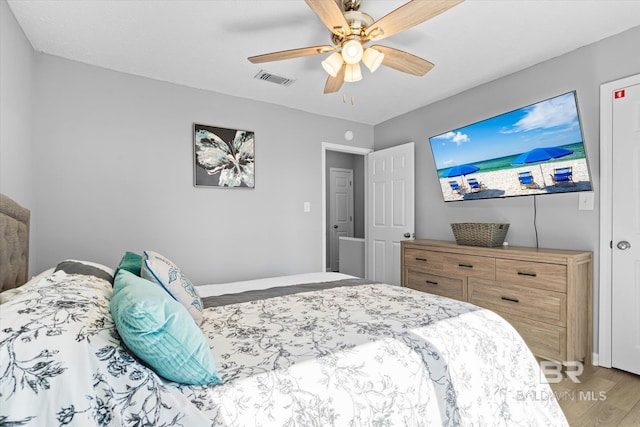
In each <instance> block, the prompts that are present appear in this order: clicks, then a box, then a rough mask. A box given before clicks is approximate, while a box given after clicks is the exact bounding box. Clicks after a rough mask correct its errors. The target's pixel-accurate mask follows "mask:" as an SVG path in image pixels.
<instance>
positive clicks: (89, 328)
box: [0, 271, 567, 427]
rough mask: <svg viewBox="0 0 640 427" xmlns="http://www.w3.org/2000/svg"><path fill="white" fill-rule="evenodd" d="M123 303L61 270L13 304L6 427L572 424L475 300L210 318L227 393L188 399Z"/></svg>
mask: <svg viewBox="0 0 640 427" xmlns="http://www.w3.org/2000/svg"><path fill="white" fill-rule="evenodd" d="M345 276H346V275H336V274H329V275H326V274H320V275H319V276H315V275H311V276H306V275H303V276H298V277H297V278H289V279H286V280H285V279H281V278H272V279H268V280H266V281H260V282H258V283H255V282H254V281H249V282H240V283H241V285H239V284H238V283H235V284H228V286H222V287H218V288H216V286H219V285H211V287H201V288H202V289H203V291H204V292H203V294H206V295H213V294H212V293H211V292H219V293H229V291H230V290H234V291H238V292H241V291H243V290H249V289H254V286H255V285H259V286H265V287H274V285H276V286H277V285H279V284H283V283H284V282H283V280H285V281H289V280H293V281H298V280H300V279H301V277H307V278H310V279H311V280H316V281H318V282H326V281H327V280H328V278H329V277H332V278H334V279H343V278H344V277H345ZM346 277H350V276H346ZM230 286H231V287H230ZM201 288H199V290H200V289H201ZM262 289H264V288H262ZM112 295H113V290H112V287H111V284H110V283H109V282H107V281H106V280H104V279H99V278H97V277H95V276H87V275H79V274H66V273H64V272H60V271H59V272H57V273H55V274H53V275H51V276H48V277H46V278H44V279H42V280H40V281H39V282H38V283H35V284H31V285H30V286H29V287H28V288H27V289H24V291H23V292H22V293H21V294H20V295H18V296H17V297H16V298H14V299H12V300H11V301H9V302H8V303H6V304H3V305H2V309H1V310H0V323H2V329H1V330H0V375H1V376H0V424H7V425H26V426H29V425H35V426H41V425H46V426H49V425H70V426H82V427H84V426H119V425H131V426H134V425H135V426H137V425H153V426H185V427H194V426H196V427H197V426H285V425H286V426H311V425H315V426H369V425H382V426H428V425H438V426H442V425H446V426H467V425H469V426H499V425H502V426H533V425H540V426H566V425H567V423H566V419H565V417H564V415H563V413H562V411H561V410H560V407H559V406H558V403H557V402H556V400H555V399H554V398H553V393H551V390H550V388H549V386H548V385H547V384H545V383H544V382H542V381H541V378H542V376H541V374H540V369H539V367H538V365H537V362H536V360H535V358H534V357H533V356H532V354H531V352H530V351H529V350H528V348H527V347H526V345H525V344H524V342H523V341H522V339H521V338H520V336H519V335H518V334H517V332H516V331H515V330H514V329H513V328H512V327H511V326H510V325H509V324H508V323H506V322H505V321H504V320H503V319H502V318H500V317H499V316H497V315H496V314H494V313H493V312H491V311H488V310H483V309H480V308H478V307H475V306H473V305H470V304H467V303H464V302H460V301H455V300H452V299H448V298H442V297H438V296H434V295H430V294H426V293H421V292H417V291H413V290H411V289H407V288H401V287H398V286H390V285H381V284H362V285H357V286H345V287H336V288H331V289H325V290H320V291H311V292H302V293H297V294H291V295H286V296H279V297H274V298H269V299H266V300H258V301H252V302H246V303H238V304H231V305H226V306H221V307H214V308H208V309H205V311H204V321H203V324H202V326H201V328H202V331H203V333H204V335H205V336H206V337H207V339H208V340H209V345H210V348H211V351H212V353H213V355H214V357H215V359H216V364H217V368H218V373H219V375H220V377H221V379H222V383H220V384H216V385H205V386H187V385H183V384H178V383H174V382H170V381H167V380H165V379H163V378H161V377H159V376H158V375H157V374H156V373H155V372H154V371H153V370H152V369H150V368H149V367H148V366H146V365H145V364H144V363H142V362H141V361H140V360H139V359H137V358H136V357H134V356H132V355H131V354H130V353H129V352H128V350H127V349H126V348H125V347H124V346H123V344H122V343H121V341H120V338H119V335H118V333H117V330H116V328H115V326H114V323H113V319H112V317H111V314H110V311H109V301H110V299H111V297H112Z"/></svg>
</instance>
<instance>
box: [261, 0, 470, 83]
mask: <svg viewBox="0 0 640 427" xmlns="http://www.w3.org/2000/svg"><path fill="white" fill-rule="evenodd" d="M462 1H463V0H412V1H409V2H408V3H405V4H404V5H402V6H400V7H399V8H397V9H396V10H394V11H392V12H391V13H389V14H387V15H386V16H384V17H382V18H380V19H378V20H377V21H374V20H373V18H372V17H371V16H369V15H367V14H366V13H364V12H360V11H359V9H360V2H361V0H342V8H340V6H339V5H338V3H336V0H305V2H306V3H307V5H308V6H309V7H310V8H311V10H312V11H313V12H315V14H316V15H318V17H320V20H321V21H322V22H323V23H324V25H325V26H326V27H327V28H328V29H329V31H331V42H332V44H331V45H323V46H311V47H303V48H299V49H291V50H283V51H279V52H272V53H266V54H264V55H257V56H252V57H249V58H248V59H249V61H251V62H252V63H254V64H258V63H262V62H271V61H280V60H283V59H291V58H299V57H302V56H309V55H318V54H323V53H329V52H334V51H336V50H338V49H339V50H340V51H339V52H334V53H332V54H331V55H329V56H328V57H327V58H326V59H325V60H324V61H322V67H323V68H324V69H325V71H326V72H327V73H328V74H329V78H328V79H327V82H326V84H325V86H324V93H333V92H337V91H338V90H340V88H341V87H342V85H343V83H344V82H345V81H346V82H356V81H358V80H361V79H362V73H361V71H360V62H361V61H362V62H363V63H364V64H365V66H366V67H367V68H368V69H369V70H370V71H371V72H374V71H375V70H376V69H378V67H379V66H380V65H386V66H387V67H391V68H393V69H396V70H398V71H402V72H404V73H409V74H413V75H416V76H423V75H425V74H426V73H427V72H428V71H430V70H431V69H432V68H433V64H432V63H431V62H429V61H427V60H425V59H422V58H419V57H417V56H415V55H412V54H410V53H407V52H404V51H401V50H398V49H394V48H391V47H387V46H380V45H374V46H370V47H366V44H367V43H369V42H372V41H378V40H382V39H384V38H386V37H389V36H392V35H394V34H397V33H399V32H401V31H404V30H407V29H409V28H411V27H413V26H416V25H418V24H420V23H422V22H424V21H426V20H428V19H430V18H433V17H434V16H436V15H439V14H441V13H442V12H445V11H447V10H449V9H450V8H452V7H453V6H455V5H457V4H459V3H461V2H462ZM343 10H344V12H343Z"/></svg>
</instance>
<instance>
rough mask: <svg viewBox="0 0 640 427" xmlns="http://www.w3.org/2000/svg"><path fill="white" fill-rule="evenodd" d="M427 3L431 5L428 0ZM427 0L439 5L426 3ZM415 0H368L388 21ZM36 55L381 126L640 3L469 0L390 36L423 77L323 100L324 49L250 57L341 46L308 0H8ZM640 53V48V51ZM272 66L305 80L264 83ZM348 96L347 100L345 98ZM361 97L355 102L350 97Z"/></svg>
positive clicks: (576, 41) (392, 79) (630, 21)
mask: <svg viewBox="0 0 640 427" xmlns="http://www.w3.org/2000/svg"><path fill="white" fill-rule="evenodd" d="M417 1H423V0H417ZM425 1H428V0H425ZM403 3H405V0H362V7H361V9H360V10H361V11H363V12H366V13H368V14H370V15H371V16H372V17H373V18H374V19H379V18H381V17H382V16H384V15H386V14H387V13H389V12H390V11H392V10H394V9H395V8H397V7H399V6H400V5H402V4H403ZM8 4H9V6H10V8H11V10H12V11H13V13H14V14H15V16H16V18H17V20H18V22H19V23H20V25H21V26H22V28H23V29H24V32H25V34H26V35H27V37H28V39H29V40H30V41H31V44H32V45H33V47H34V48H35V49H36V50H37V51H41V52H45V53H48V54H52V55H57V56H61V57H64V58H69V59H73V60H76V61H80V62H85V63H88V64H93V65H96V66H99V67H104V68H108V69H112V70H117V71H122V72H125V73H131V74H136V75H140V76H145V77H150V78H153V79H157V80H162V81H167V82H174V83H178V84H181V85H186V86H190V87H195V88H201V89H207V90H211V91H215V92H220V93H224V94H229V95H234V96H239V97H244V98H249V99H255V100H260V101H265V102H269V103H273V104H279V105H284V106H287V107H291V108H295V109H299V110H304V111H309V112H312V113H317V114H322V115H326V116H333V117H341V118H345V119H349V120H354V121H357V122H361V123H366V124H377V123H380V122H382V121H385V120H387V119H390V118H392V117H395V116H398V115H400V114H403V113H405V112H408V111H411V110H414V109H416V108H418V107H421V106H424V105H427V104H430V103H432V102H434V101H437V100H440V99H443V98H446V97H449V96H451V95H454V94H456V93H460V92H462V91H464V90H466V89H469V88H472V87H474V86H477V85H479V84H482V83H485V82H488V81H491V80H494V79H496V78H499V77H502V76H505V75H507V74H511V73H513V72H515V71H518V70H521V69H523V68H526V67H529V66H531V65H534V64H537V63H539V62H542V61H545V60H547V59H550V58H553V57H555V56H558V55H562V54H563V53H566V52H569V51H572V50H574V49H576V48H578V47H581V46H584V45H587V44H590V43H593V42H595V41H598V40H601V39H603V38H606V37H609V36H611V35H614V34H617V33H620V32H622V31H624V30H627V29H629V28H632V27H635V26H639V25H640V1H638V0H466V1H465V2H463V3H462V4H460V5H458V6H456V7H454V8H453V9H450V10H449V11H447V12H445V13H443V14H442V15H439V16H437V17H435V18H433V19H431V20H429V21H426V22H424V23H422V24H420V25H419V26H416V27H414V28H411V29H409V30H407V31H405V32H402V33H399V34H396V35H394V36H392V37H389V38H387V39H385V40H383V41H381V42H380V44H382V45H387V46H391V47H395V48H398V49H402V50H405V51H407V52H410V53H412V54H414V55H417V56H420V57H423V58H425V59H427V60H429V61H431V62H433V63H435V65H436V66H435V68H434V69H433V70H432V71H431V72H429V73H427V74H426V75H425V76H423V77H416V76H412V75H407V74H404V73H401V72H398V71H396V70H393V69H390V68H386V67H380V69H379V70H378V71H376V72H375V73H373V74H371V73H369V71H368V70H367V69H365V68H363V77H364V78H363V80H361V81H360V82H356V83H345V85H344V86H343V87H342V89H341V90H340V92H338V93H334V94H330V95H324V94H323V93H322V92H323V88H324V83H325V80H326V78H327V75H326V73H325V72H324V70H323V69H322V67H321V65H320V62H321V61H322V59H324V57H325V56H327V54H325V55H317V56H311V57H305V58H297V59H290V60H285V61H278V62H270V63H264V64H257V65H255V64H251V63H250V62H249V61H247V59H246V58H247V57H249V56H253V55H258V54H262V53H268V52H273V51H279V50H286V49H293V48H298V47H307V46H316V45H324V44H331V42H330V36H329V31H328V30H327V29H326V28H325V27H324V26H323V24H322V22H321V21H320V19H319V18H318V17H317V16H316V15H315V14H314V13H313V12H312V11H311V10H310V9H309V8H308V7H307V5H306V4H305V2H304V1H303V0H276V1H273V0H271V1H267V0H230V1H227V0H208V1H207V0H197V1H191V0H126V1H124V0H42V1H40V0H28V1H25V0H8ZM631 52H633V54H638V50H637V46H636V47H634V48H633V49H631ZM261 69H264V70H266V71H268V72H270V73H273V74H277V75H281V76H284V77H288V78H292V79H295V80H296V81H295V82H294V83H293V84H292V85H291V86H279V85H276V84H273V83H270V82H265V81H260V80H256V79H253V76H254V75H255V74H257V73H258V72H259V71H260V70H261ZM343 95H344V96H346V98H347V102H346V103H344V102H343ZM352 97H353V99H354V101H355V102H354V104H353V105H352V104H351V98H352Z"/></svg>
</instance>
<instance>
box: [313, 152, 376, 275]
mask: <svg viewBox="0 0 640 427" xmlns="http://www.w3.org/2000/svg"><path fill="white" fill-rule="evenodd" d="M372 151H373V150H371V149H369V148H361V147H352V146H349V145H340V144H332V143H328V142H323V143H322V236H323V238H322V266H323V267H322V268H323V271H326V270H330V269H331V263H330V260H331V257H330V254H329V248H330V241H329V240H330V237H331V236H330V233H329V232H328V230H330V229H331V228H330V227H332V225H330V224H329V218H330V216H329V215H328V212H327V210H328V200H327V198H328V197H329V191H328V189H329V187H328V180H329V176H330V171H329V169H330V167H340V165H344V163H335V162H334V160H333V159H334V158H340V156H341V155H350V156H353V158H352V159H351V160H349V161H350V162H351V163H350V164H352V165H354V166H355V167H353V170H354V184H355V187H354V189H355V191H354V215H353V216H354V235H355V236H357V237H362V238H364V237H365V236H364V233H365V231H364V230H366V229H367V219H366V215H365V208H364V206H365V198H366V195H365V189H364V181H365V177H366V162H365V161H364V160H365V156H366V155H367V154H369V153H371V152H372ZM341 161H344V160H341ZM359 163H361V164H362V167H358V166H357V164H359ZM347 169H348V168H347ZM360 183H362V184H360ZM360 185H362V192H361V195H359V194H360V191H359V190H358V187H359V186H360ZM360 198H362V202H360V201H359V199H360ZM360 205H361V206H362V207H358V206H360ZM365 263H366V260H365ZM365 267H366V266H365ZM365 271H366V269H365Z"/></svg>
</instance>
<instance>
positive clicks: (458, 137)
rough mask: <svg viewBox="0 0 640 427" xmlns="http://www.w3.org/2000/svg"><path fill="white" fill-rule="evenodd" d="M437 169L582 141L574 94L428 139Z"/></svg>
mask: <svg viewBox="0 0 640 427" xmlns="http://www.w3.org/2000/svg"><path fill="white" fill-rule="evenodd" d="M429 141H430V143H431V149H432V151H433V156H434V159H435V162H436V168H437V169H443V168H449V167H452V166H456V165H460V164H465V163H474V162H480V161H483V160H491V159H497V158H500V157H505V156H510V155H516V154H520V153H524V152H526V151H529V150H531V149H534V148H538V147H557V146H561V145H567V144H573V143H576V142H582V134H581V132H580V126H579V121H578V109H577V107H576V101H575V96H574V93H573V92H569V93H567V94H564V95H560V96H556V97H555V98H551V99H548V100H546V101H541V102H538V103H537V104H533V105H530V106H527V107H523V108H520V109H518V110H514V111H511V112H509V113H505V114H501V115H499V116H496V117H493V118H490V119H487V120H483V121H481V122H478V123H474V124H472V125H469V126H465V127H462V128H459V129H455V130H452V131H450V132H447V133H443V134H442V135H437V136H434V137H431V138H429Z"/></svg>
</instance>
